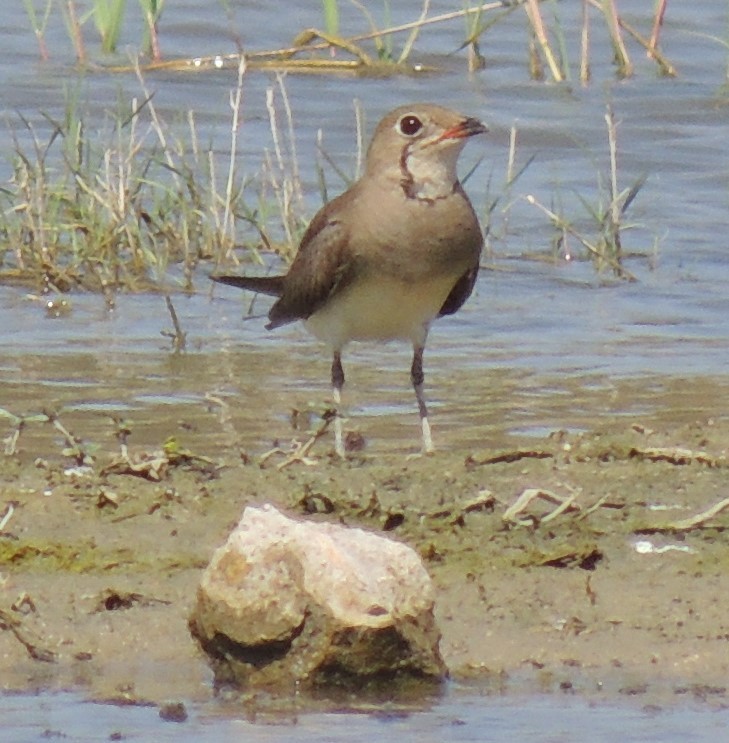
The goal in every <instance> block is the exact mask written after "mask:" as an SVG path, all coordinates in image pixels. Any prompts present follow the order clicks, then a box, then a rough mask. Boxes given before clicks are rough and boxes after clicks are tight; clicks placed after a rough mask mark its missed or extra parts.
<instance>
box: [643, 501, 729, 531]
mask: <svg viewBox="0 0 729 743" xmlns="http://www.w3.org/2000/svg"><path fill="white" fill-rule="evenodd" d="M727 508H729V498H724V499H723V500H720V501H719V502H718V503H715V504H714V505H713V506H711V508H707V509H706V510H705V511H701V513H697V514H696V515H695V516H690V517H689V518H687V519H679V520H678V521H670V522H669V523H667V524H663V525H660V526H649V527H645V528H641V529H636V533H639V534H661V533H664V532H676V531H691V530H692V529H700V528H701V527H703V526H704V525H705V524H706V522H707V521H710V520H711V519H713V518H714V517H715V516H718V515H719V514H720V513H721V512H722V511H725V510H727Z"/></svg>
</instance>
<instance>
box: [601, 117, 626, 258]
mask: <svg viewBox="0 0 729 743" xmlns="http://www.w3.org/2000/svg"><path fill="white" fill-rule="evenodd" d="M605 123H606V124H607V133H608V149H609V151H610V207H609V210H608V213H609V222H608V233H609V236H610V244H611V247H612V249H613V254H614V258H615V260H616V262H617V263H621V261H622V245H621V242H620V217H621V215H622V212H623V209H622V204H621V197H620V193H619V192H618V139H617V127H616V125H615V115H614V114H613V108H612V106H610V105H608V107H607V111H606V112H605Z"/></svg>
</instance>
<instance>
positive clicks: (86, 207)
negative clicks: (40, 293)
mask: <svg viewBox="0 0 729 743" xmlns="http://www.w3.org/2000/svg"><path fill="white" fill-rule="evenodd" d="M243 74H244V66H243V65H241V69H240V70H239V77H238V86H237V88H236V90H235V91H234V92H233V94H232V95H231V106H232V121H233V125H232V127H231V132H232V135H231V136H232V140H231V148H230V154H229V155H225V156H217V155H216V154H215V152H214V150H213V148H212V145H208V146H207V147H206V146H203V144H202V143H201V142H200V138H199V135H198V131H197V126H196V123H195V117H194V115H193V114H192V112H190V113H188V114H187V117H186V120H184V121H178V122H177V126H176V127H175V128H174V131H180V130H182V132H183V134H182V135H178V134H173V133H172V132H173V128H171V127H168V126H167V124H166V123H165V122H163V121H162V120H161V118H160V116H159V115H158V113H157V111H156V109H155V107H154V103H153V100H152V96H151V94H150V93H149V91H148V90H147V89H146V86H145V84H144V80H143V79H142V78H141V76H140V81H141V84H142V92H143V97H141V98H140V99H136V100H132V101H131V102H123V101H120V102H119V103H118V104H117V107H116V109H115V110H113V111H110V112H107V115H106V119H105V122H104V123H103V124H102V125H101V131H93V132H90V131H89V126H88V124H87V121H88V119H89V115H88V114H87V112H85V111H84V110H83V109H82V107H81V106H80V104H79V102H78V100H77V98H76V96H74V95H73V94H69V95H68V96H67V104H66V108H65V111H64V114H63V115H62V116H61V117H59V118H55V117H52V116H50V115H48V114H45V115H44V117H43V122H42V123H43V125H42V126H41V125H38V124H33V123H32V122H30V121H29V120H28V119H26V118H24V117H21V118H20V123H19V125H17V126H16V128H15V130H14V131H13V138H14V151H13V153H12V177H11V179H10V180H9V181H8V182H7V183H6V184H5V185H4V186H2V187H0V280H4V281H15V282H24V283H29V284H31V285H33V284H35V285H36V286H37V285H38V284H40V286H39V287H38V288H41V289H48V290H57V291H68V290H70V289H73V288H84V289H91V290H101V291H103V292H105V293H108V294H109V295H110V296H111V295H112V294H113V293H114V292H115V291H117V290H122V289H128V290H144V289H149V288H153V287H157V286H160V285H162V284H164V283H165V281H167V280H169V279H170V278H171V277H172V278H174V280H175V281H176V282H177V284H178V285H182V287H183V288H185V289H188V290H191V289H192V288H193V276H194V271H195V268H196V266H197V265H198V263H199V262H200V261H215V262H216V263H217V262H221V261H225V260H227V261H230V260H233V261H236V260H238V259H237V258H236V255H235V249H236V247H237V246H236V238H237V236H238V235H239V233H242V234H245V235H247V236H249V237H250V240H249V242H248V244H247V245H246V249H247V254H248V256H249V257H253V258H254V259H255V258H258V253H257V251H258V248H259V247H261V245H263V246H265V247H266V248H267V249H270V250H276V249H277V248H276V243H275V240H274V239H273V237H271V236H270V235H269V233H270V232H271V231H274V230H275V228H274V227H270V225H271V224H273V222H274V221H275V218H276V217H277V213H276V211H275V209H274V208H272V206H271V203H272V199H271V198H270V194H269V189H270V188H278V189H279V191H284V190H286V189H289V190H290V186H289V185H287V184H286V182H285V180H286V178H287V177H288V176H287V174H286V173H284V172H283V168H281V169H279V171H277V172H276V173H275V174H274V176H275V177H274V176H271V178H270V179H269V183H267V184H263V183H262V182H254V181H253V180H252V179H251V180H249V181H244V180H243V179H242V178H241V176H240V173H239V171H238V165H237V150H238V139H237V138H238V131H239V128H240V127H239V125H240V114H241V106H242V78H243ZM223 157H224V158H225V159H224V160H223V165H222V166H221V163H220V161H219V160H220V159H222V158H223ZM282 184H283V185H282ZM249 204H252V206H250V205H249ZM298 206H299V205H298V203H296V204H291V203H289V201H286V202H285V203H283V202H282V211H285V215H284V217H283V221H284V225H285V228H284V232H285V233H286V235H287V237H289V238H290V239H294V236H295V235H294V232H292V230H293V229H294V228H292V227H291V225H292V224H294V225H295V224H297V223H298V218H297V216H296V211H297V209H298Z"/></svg>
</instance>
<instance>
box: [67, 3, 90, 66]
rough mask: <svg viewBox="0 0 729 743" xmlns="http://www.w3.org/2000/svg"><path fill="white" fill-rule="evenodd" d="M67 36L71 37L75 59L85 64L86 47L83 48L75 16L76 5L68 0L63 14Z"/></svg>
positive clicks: (79, 25)
mask: <svg viewBox="0 0 729 743" xmlns="http://www.w3.org/2000/svg"><path fill="white" fill-rule="evenodd" d="M64 17H65V20H66V25H67V26H68V34H69V36H70V37H71V43H72V44H73V48H74V51H75V52H76V59H77V60H78V61H79V62H80V63H81V64H85V63H86V47H85V46H84V39H83V35H82V34H81V24H80V23H79V20H78V15H77V14H76V3H75V2H74V0H68V2H67V3H66V12H65V13H64Z"/></svg>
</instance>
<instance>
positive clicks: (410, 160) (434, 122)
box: [367, 103, 487, 200]
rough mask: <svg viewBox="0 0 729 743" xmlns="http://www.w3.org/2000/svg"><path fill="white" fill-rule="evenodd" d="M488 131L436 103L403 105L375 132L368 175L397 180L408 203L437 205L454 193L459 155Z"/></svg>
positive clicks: (368, 163)
mask: <svg viewBox="0 0 729 743" xmlns="http://www.w3.org/2000/svg"><path fill="white" fill-rule="evenodd" d="M485 131H487V129H486V127H485V126H484V125H483V124H482V123H481V122H480V121H479V120H478V119H474V118H470V117H467V116H463V115H461V114H459V113H456V112H455V111H451V110H450V109H448V108H443V107H442V106H436V105H434V104H428V103H421V104H413V105H409V106H401V107H399V108H396V109H395V110H394V111H391V112H390V113H389V114H387V115H386V116H385V117H384V119H382V121H381V122H380V124H379V126H378V127H377V129H376V131H375V134H374V136H373V137H372V142H371V144H370V147H369V150H368V151H367V175H368V177H374V178H382V177H384V178H386V179H388V180H390V181H392V180H394V179H397V180H398V181H399V182H400V185H401V187H402V189H403V191H404V193H405V195H406V196H407V197H408V198H415V199H425V200H433V199H438V198H442V197H445V196H448V195H449V194H451V193H452V192H453V189H454V188H455V186H456V184H457V182H458V173H457V172H456V163H457V161H458V156H459V155H460V153H461V150H462V149H463V146H464V145H465V143H466V141H467V140H468V138H469V137H472V136H474V135H476V134H482V133H484V132H485Z"/></svg>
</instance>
